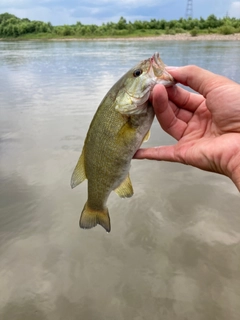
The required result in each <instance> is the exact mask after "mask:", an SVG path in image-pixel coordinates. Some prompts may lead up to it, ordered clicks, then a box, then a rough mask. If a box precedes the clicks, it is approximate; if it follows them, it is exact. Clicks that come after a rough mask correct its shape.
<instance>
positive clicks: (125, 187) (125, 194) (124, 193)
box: [114, 174, 133, 198]
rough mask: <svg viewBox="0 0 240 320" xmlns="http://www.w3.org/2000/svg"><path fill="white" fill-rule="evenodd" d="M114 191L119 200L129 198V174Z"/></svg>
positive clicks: (131, 188)
mask: <svg viewBox="0 0 240 320" xmlns="http://www.w3.org/2000/svg"><path fill="white" fill-rule="evenodd" d="M114 191H115V192H116V194H117V195H119V197H121V198H130V197H131V196H132V195H133V187H132V182H131V180H130V177H129V174H128V175H127V177H126V179H125V180H124V181H123V182H122V183H121V184H120V186H118V187H117V188H116V189H115V190H114Z"/></svg>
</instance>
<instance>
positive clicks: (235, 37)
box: [48, 33, 240, 41]
mask: <svg viewBox="0 0 240 320" xmlns="http://www.w3.org/2000/svg"><path fill="white" fill-rule="evenodd" d="M48 40H49V41H137V40H143V41H163V40H164V41H165V40H167V41H174V40H177V41H199V40H200V41H223V40H224V41H240V33H235V34H229V35H222V34H215V33H214V34H204V35H198V36H196V37H193V36H191V35H190V33H178V34H176V35H170V34H164V35H159V36H149V37H129V38H127V37H119V38H114V37H106V38H97V37H96V38H88V39H87V38H66V39H65V38H59V39H57V38H55V39H48Z"/></svg>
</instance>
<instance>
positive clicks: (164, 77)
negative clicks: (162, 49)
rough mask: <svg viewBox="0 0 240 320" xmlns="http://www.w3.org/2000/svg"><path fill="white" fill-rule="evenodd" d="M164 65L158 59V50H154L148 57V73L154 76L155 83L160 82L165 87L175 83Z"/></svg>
mask: <svg viewBox="0 0 240 320" xmlns="http://www.w3.org/2000/svg"><path fill="white" fill-rule="evenodd" d="M165 67H166V65H165V64H164V63H163V62H162V60H161V59H160V55H159V53H158V52H155V53H154V54H153V56H152V57H151V58H150V67H149V73H152V74H153V76H154V77H156V83H158V84H162V85H164V86H165V87H169V86H172V85H174V84H175V83H176V81H175V80H174V79H173V77H172V76H171V74H170V73H168V72H167V71H166V70H165Z"/></svg>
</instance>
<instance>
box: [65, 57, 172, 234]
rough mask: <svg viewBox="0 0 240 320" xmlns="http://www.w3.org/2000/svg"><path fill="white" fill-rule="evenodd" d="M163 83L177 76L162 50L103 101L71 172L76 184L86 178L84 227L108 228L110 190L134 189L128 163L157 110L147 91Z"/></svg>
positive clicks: (122, 192) (122, 193) (123, 192)
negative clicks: (163, 59) (172, 72)
mask: <svg viewBox="0 0 240 320" xmlns="http://www.w3.org/2000/svg"><path fill="white" fill-rule="evenodd" d="M159 83H160V84H163V85H164V86H166V87H167V86H172V85H173V84H174V83H175V81H174V79H173V77H172V76H171V75H170V74H169V73H168V72H167V71H166V70H165V64H164V63H163V62H162V60H161V58H160V56H159V53H155V54H154V55H153V56H152V57H151V58H149V59H146V60H143V61H141V62H140V63H138V64H137V65H136V66H134V67H133V68H131V69H130V70H129V71H128V72H127V73H125V74H124V75H123V76H122V77H121V78H120V79H119V80H118V81H117V82H116V83H115V84H114V85H113V86H112V88H111V89H110V90H109V91H108V93H107V94H106V95H105V97H104V98H103V100H102V102H101V103H100V105H99V107H98V109H97V111H96V113H95V115H94V117H93V119H92V122H91V124H90V127H89V130H88V132H87V136H86V138H85V142H84V146H83V149H82V153H81V155H80V158H79V160H78V162H77V165H76V167H75V169H74V171H73V174H72V177H71V187H72V188H75V187H76V186H77V185H79V184H80V183H82V182H83V181H84V180H85V179H87V180H88V199H87V202H86V203H85V205H84V208H83V210H82V213H81V216H80V221H79V226H80V227H81V228H83V229H90V228H93V227H95V226H96V225H101V226H102V227H103V228H104V229H105V230H106V231H107V232H110V230H111V223H110V216H109V211H108V207H107V200H108V197H109V195H110V193H111V192H112V191H115V192H116V194H117V195H119V196H120V197H121V198H129V197H131V196H132V195H133V193H134V192H133V187H132V182H131V180H130V176H129V169H130V163H131V160H132V158H133V156H134V154H135V153H136V151H137V150H138V149H139V148H140V146H141V144H142V143H143V142H144V141H147V140H148V138H149V136H150V127H151V125H152V122H153V119H154V115H155V114H154V110H153V106H152V104H151V103H150V101H149V97H150V94H151V91H152V90H153V88H154V86H155V85H156V84H159Z"/></svg>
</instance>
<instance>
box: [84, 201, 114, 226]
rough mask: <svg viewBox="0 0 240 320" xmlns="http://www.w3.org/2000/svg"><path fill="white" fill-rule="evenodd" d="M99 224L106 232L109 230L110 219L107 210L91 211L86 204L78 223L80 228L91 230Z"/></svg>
mask: <svg viewBox="0 0 240 320" xmlns="http://www.w3.org/2000/svg"><path fill="white" fill-rule="evenodd" d="M97 224H100V225H101V226H102V227H103V228H104V229H105V230H106V231H107V232H110V230H111V224H110V217H109V214H108V209H107V208H106V209H105V210H103V211H97V210H93V209H91V208H90V207H89V206H88V203H87V202H86V204H85V206H84V208H83V211H82V214H81V217H80V221H79V226H80V228H83V229H91V228H93V227H96V225H97Z"/></svg>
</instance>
